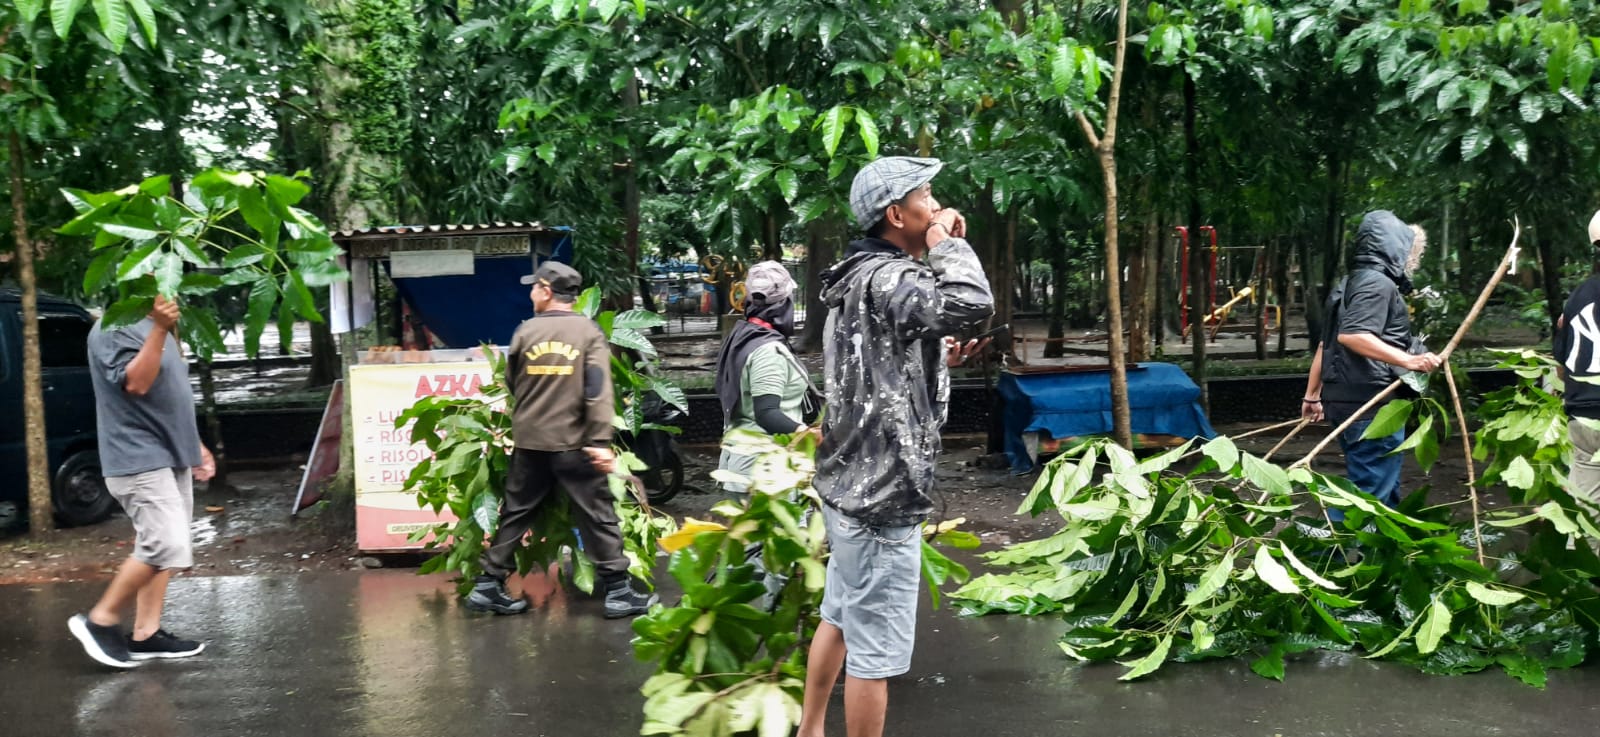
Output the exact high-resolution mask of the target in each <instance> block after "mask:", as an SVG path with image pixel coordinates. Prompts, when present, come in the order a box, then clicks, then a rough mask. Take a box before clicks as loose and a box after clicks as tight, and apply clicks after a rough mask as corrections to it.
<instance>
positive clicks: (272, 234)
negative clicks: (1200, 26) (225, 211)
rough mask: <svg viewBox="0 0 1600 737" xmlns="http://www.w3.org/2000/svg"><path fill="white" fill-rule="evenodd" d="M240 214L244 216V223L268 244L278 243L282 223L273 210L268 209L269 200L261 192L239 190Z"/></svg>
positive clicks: (252, 189)
mask: <svg viewBox="0 0 1600 737" xmlns="http://www.w3.org/2000/svg"><path fill="white" fill-rule="evenodd" d="M239 214H240V215H243V216H244V221H245V222H246V223H248V224H249V225H250V227H252V228H254V229H255V231H256V232H257V233H260V234H261V237H262V238H263V239H266V240H267V241H268V242H271V243H276V242H277V239H278V229H279V228H280V227H282V222H281V221H280V220H278V218H276V217H274V216H273V215H272V210H270V209H268V207H267V198H266V197H265V196H264V195H262V194H261V190H259V189H256V188H255V187H251V188H249V189H242V190H239Z"/></svg>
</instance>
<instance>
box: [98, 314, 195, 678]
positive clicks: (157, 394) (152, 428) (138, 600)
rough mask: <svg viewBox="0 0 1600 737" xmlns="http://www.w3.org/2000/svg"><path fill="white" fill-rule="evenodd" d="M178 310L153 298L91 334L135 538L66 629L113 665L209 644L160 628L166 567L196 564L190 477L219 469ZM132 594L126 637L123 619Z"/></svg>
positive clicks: (118, 491) (113, 471)
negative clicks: (198, 407)
mask: <svg viewBox="0 0 1600 737" xmlns="http://www.w3.org/2000/svg"><path fill="white" fill-rule="evenodd" d="M179 316H180V313H179V310H178V305H177V303H175V302H170V301H168V300H166V299H163V298H161V297H157V298H156V301H155V307H154V309H152V310H151V311H150V315H149V317H146V318H145V319H144V320H141V321H139V322H138V323H135V324H133V325H130V326H127V327H123V328H114V329H111V330H106V329H104V326H102V325H101V324H99V323H96V324H95V326H94V330H92V331H91V332H90V333H89V376H90V379H91V381H92V382H93V384H94V396H95V414H96V416H97V419H98V425H99V434H100V466H101V469H102V470H103V471H104V473H105V477H106V487H107V488H108V489H110V491H111V494H112V496H115V497H116V498H117V501H118V502H120V503H121V504H122V508H123V510H125V511H126V512H127V513H128V518H129V519H130V520H132V521H133V530H134V535H135V540H134V551H133V554H132V555H130V556H128V559H127V560H125V561H123V563H122V567H121V568H119V569H118V570H117V575H116V577H115V578H113V579H112V580H111V585H110V586H108V587H106V592H105V594H104V595H103V596H101V597H100V602H99V603H98V604H96V605H95V607H94V609H92V610H90V611H89V613H88V614H87V615H83V614H77V615H74V616H73V617H72V618H71V619H70V620H68V621H67V628H68V629H69V630H71V632H72V634H73V635H74V636H75V637H77V638H78V641H79V642H80V643H82V645H83V649H84V651H85V652H87V653H88V654H89V657H91V658H94V659H95V660H96V661H98V662H100V663H102V664H105V665H109V666H112V667H115V668H131V667H133V666H135V665H138V664H139V661H141V660H149V659H153V658H182V657H188V656H190V655H198V654H199V653H200V651H201V650H204V649H205V645H204V644H203V643H199V642H195V641H193V640H185V639H182V638H179V637H175V636H173V635H172V634H171V633H169V632H167V631H166V630H164V629H162V628H161V609H162V605H163V603H164V602H165V599H166V594H167V583H168V582H169V581H170V580H171V579H172V572H173V571H174V570H181V569H184V568H189V567H192V566H193V565H194V551H193V541H192V538H191V536H190V534H189V522H190V519H191V518H192V517H193V516H194V489H193V486H192V484H191V478H193V479H198V480H200V481H206V480H209V479H210V478H211V476H212V475H213V474H215V473H216V463H215V462H214V461H213V460H212V458H211V451H209V450H207V449H206V447H205V446H204V445H202V444H201V442H200V434H199V432H198V430H197V429H196V428H195V416H194V390H193V389H191V388H190V386H189V365H188V363H187V362H186V361H185V360H184V357H183V348H182V347H181V346H180V345H179V344H178V340H177V337H176V336H177V325H178V318H179ZM129 602H133V603H134V624H133V634H132V637H129V636H128V635H125V634H123V632H122V629H121V627H120V622H121V620H122V611H123V610H124V609H126V608H127V606H128V603H129Z"/></svg>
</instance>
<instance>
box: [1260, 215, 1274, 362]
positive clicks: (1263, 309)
mask: <svg viewBox="0 0 1600 737" xmlns="http://www.w3.org/2000/svg"><path fill="white" fill-rule="evenodd" d="M1262 259H1264V262H1263V263H1262V268H1261V269H1260V270H1259V274H1258V276H1259V277H1260V281H1258V282H1256V358H1257V359H1258V360H1266V358H1267V309H1268V308H1267V297H1268V296H1269V295H1271V294H1272V275H1273V274H1274V273H1276V271H1277V267H1278V240H1277V239H1276V238H1273V239H1272V240H1270V241H1268V243H1267V252H1266V253H1265V254H1263V255H1262Z"/></svg>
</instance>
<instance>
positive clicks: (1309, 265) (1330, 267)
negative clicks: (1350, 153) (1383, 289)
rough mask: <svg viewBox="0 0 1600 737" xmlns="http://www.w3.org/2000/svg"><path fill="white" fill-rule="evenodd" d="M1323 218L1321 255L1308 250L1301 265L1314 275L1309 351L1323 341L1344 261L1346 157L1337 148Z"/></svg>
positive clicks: (1309, 309) (1331, 158) (1308, 291)
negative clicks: (1341, 254)
mask: <svg viewBox="0 0 1600 737" xmlns="http://www.w3.org/2000/svg"><path fill="white" fill-rule="evenodd" d="M1323 218H1324V219H1323V224H1322V253H1321V254H1320V256H1321V258H1312V257H1311V256H1312V254H1311V253H1309V250H1308V252H1307V253H1306V257H1307V258H1306V259H1305V261H1304V262H1303V263H1302V264H1301V268H1302V269H1304V270H1306V272H1307V273H1308V274H1309V275H1311V276H1312V277H1314V278H1315V281H1313V280H1312V279H1310V278H1308V279H1307V280H1306V285H1305V286H1306V327H1307V328H1308V329H1309V332H1308V333H1307V335H1306V339H1307V342H1308V350H1310V351H1312V352H1315V351H1316V349H1317V345H1318V344H1320V343H1321V342H1322V330H1323V321H1324V320H1325V319H1326V318H1327V315H1326V314H1324V310H1323V307H1324V306H1325V305H1326V304H1327V302H1328V293H1329V292H1330V291H1332V289H1333V282H1334V279H1335V275H1337V274H1338V273H1339V269H1340V266H1341V262H1342V259H1341V258H1340V257H1339V250H1340V241H1341V239H1342V232H1343V230H1344V160H1343V158H1342V157H1341V156H1340V153H1339V150H1338V149H1337V148H1336V149H1334V150H1333V151H1332V152H1330V153H1329V154H1328V210H1327V212H1326V213H1324V215H1323ZM1313 285H1315V286H1313ZM1313 316H1315V318H1316V319H1315V320H1313V319H1312V318H1313Z"/></svg>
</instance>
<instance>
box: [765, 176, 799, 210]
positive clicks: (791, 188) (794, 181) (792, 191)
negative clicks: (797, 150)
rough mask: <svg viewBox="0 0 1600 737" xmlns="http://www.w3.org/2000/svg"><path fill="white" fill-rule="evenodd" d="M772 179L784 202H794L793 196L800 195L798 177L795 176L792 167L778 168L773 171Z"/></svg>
mask: <svg viewBox="0 0 1600 737" xmlns="http://www.w3.org/2000/svg"><path fill="white" fill-rule="evenodd" d="M772 179H773V181H774V182H776V183H777V185H778V193H779V194H782V195H783V199H784V201H785V202H789V203H791V204H793V203H794V198H795V197H798V196H799V195H800V179H799V178H798V177H796V176H795V173H794V170H793V169H779V170H778V171H777V172H775V173H773V175H772Z"/></svg>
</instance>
